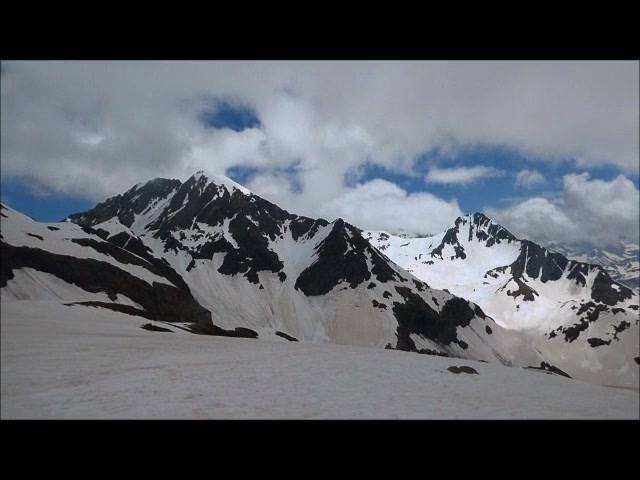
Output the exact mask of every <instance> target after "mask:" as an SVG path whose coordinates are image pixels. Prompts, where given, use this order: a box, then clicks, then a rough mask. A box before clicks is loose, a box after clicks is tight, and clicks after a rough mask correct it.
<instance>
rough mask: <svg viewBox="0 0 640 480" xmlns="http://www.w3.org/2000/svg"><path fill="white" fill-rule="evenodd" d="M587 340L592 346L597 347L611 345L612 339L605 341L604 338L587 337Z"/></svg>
mask: <svg viewBox="0 0 640 480" xmlns="http://www.w3.org/2000/svg"><path fill="white" fill-rule="evenodd" d="M587 342H589V345H590V346H592V347H593V348H595V347H601V346H602V345H609V344H610V343H611V340H606V341H605V340H602V339H601V338H597V337H592V338H587Z"/></svg>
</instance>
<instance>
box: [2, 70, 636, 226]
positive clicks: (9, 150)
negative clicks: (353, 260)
mask: <svg viewBox="0 0 640 480" xmlns="http://www.w3.org/2000/svg"><path fill="white" fill-rule="evenodd" d="M1 74H2V82H1V104H0V111H1V119H0V120H1V122H0V127H1V136H2V142H1V155H2V164H1V167H0V173H1V174H2V176H3V178H5V179H9V178H12V177H23V178H28V179H30V181H31V182H33V184H34V185H37V186H38V187H39V188H42V189H49V190H52V191H56V192H61V193H66V194H71V195H77V196H83V197H85V198H88V199H92V200H94V201H99V200H102V199H104V198H105V197H106V196H109V195H114V194H117V193H121V192H122V191H124V190H126V189H128V188H130V187H131V186H132V185H133V184H135V183H137V182H140V181H144V180H147V179H149V178H151V177H156V176H163V177H171V178H183V179H184V178H186V177H187V176H189V175H191V174H192V173H193V172H194V171H195V170H198V169H201V168H203V169H207V170H210V171H214V172H219V173H224V171H225V170H226V169H227V168H229V167H231V166H234V165H242V166H245V167H252V168H257V169H258V170H259V171H260V172H262V173H261V176H262V177H263V178H262V179H260V178H258V177H256V178H254V182H256V185H258V182H260V181H262V186H261V187H260V188H261V189H264V191H265V192H267V194H265V195H270V196H272V198H273V199H274V201H276V200H275V199H276V198H277V199H278V200H280V201H282V202H284V206H285V207H286V208H288V209H290V210H292V211H295V212H300V213H303V214H307V215H318V214H319V212H320V211H321V208H322V205H325V204H327V203H331V202H334V203H335V199H337V198H341V197H343V196H345V195H348V194H353V193H354V192H355V191H360V192H361V191H362V189H361V188H362V187H358V188H356V189H355V190H353V189H349V188H348V187H347V186H345V185H344V175H345V173H346V172H349V171H354V169H357V167H358V166H359V165H362V164H363V163H364V162H370V163H375V164H379V165H381V166H383V167H385V168H387V169H391V170H395V171H401V172H405V173H407V172H410V171H411V167H412V165H413V163H414V161H415V159H416V158H417V157H418V156H420V155H421V154H422V153H424V152H426V151H433V150H437V151H440V152H443V153H445V154H447V155H450V156H453V157H455V155H456V152H459V151H460V149H461V148H468V147H470V146H471V147H473V146H474V145H477V144H492V145H504V146H506V147H510V148H514V149H517V150H519V151H521V152H524V153H525V154H528V155H531V156H532V158H533V160H536V159H537V160H540V161H549V162H552V161H563V160H566V159H567V158H575V159H576V161H577V162H578V163H579V164H580V165H582V166H584V167H589V166H593V165H612V166H614V167H615V168H618V169H620V170H621V171H623V172H627V173H629V172H631V173H637V172H638V130H639V128H638V116H639V112H638V103H639V101H638V68H637V62H511V61H510V62H182V61H180V62H155V61H141V62H112V61H109V62H101V61H95V62H76V61H66V62H57V61H46V62H3V63H2V73H1ZM212 98H224V99H227V100H229V101H230V102H238V103H241V104H242V105H245V106H248V107H250V108H253V109H254V110H255V112H256V114H257V116H258V117H259V119H260V125H259V126H258V127H256V128H252V129H249V130H244V131H241V132H235V131H233V130H229V129H223V130H216V129H212V128H205V127H204V126H203V125H202V124H201V123H200V122H199V121H198V115H199V114H200V113H201V111H202V108H203V107H205V106H206V105H210V104H211V99H212ZM603 119H606V121H604V120H603ZM292 165H296V174H295V175H296V181H297V182H298V183H299V185H300V190H299V191H291V190H290V189H289V190H287V189H286V188H279V187H278V188H274V187H271V188H270V189H269V187H268V184H269V181H271V182H282V181H283V179H282V178H281V174H278V173H277V172H279V171H282V170H283V169H286V168H287V167H291V166H292ZM454 167H455V166H454ZM479 168H480V169H482V168H483V167H477V166H476V167H471V169H468V168H467V171H466V172H463V170H462V169H457V170H458V172H457V175H458V177H457V178H458V179H460V178H463V180H464V179H465V175H466V179H467V181H469V182H470V181H471V178H472V177H473V178H479V177H478V175H477V174H478V172H479V170H478V169H479ZM473 169H475V170H473ZM447 171H448V174H449V178H454V177H455V175H454V171H453V170H452V169H443V168H440V169H437V168H436V169H435V170H434V171H432V172H430V175H432V177H433V176H434V175H435V176H437V175H436V174H438V173H439V174H440V178H442V176H443V175H445V176H446V173H447ZM461 172H463V173H464V174H462V173H461ZM474 172H475V174H476V176H475V177H474ZM484 173H487V172H486V171H485V172H484ZM269 175H272V177H269ZM461 175H462V176H461ZM276 184H277V183H274V185H276ZM282 185H284V183H283V184H282ZM424 195H427V194H424ZM391 197H393V198H394V199H398V198H404V201H407V202H410V203H409V205H412V207H411V208H412V209H415V205H417V204H418V203H419V202H418V203H415V202H417V200H416V199H417V198H418V197H416V196H415V194H412V195H406V196H405V197H402V195H397V196H391ZM427 197H429V196H425V197H422V199H423V200H424V199H425V198H427ZM429 198H431V199H432V200H433V199H435V200H438V199H436V197H433V196H430V197H429ZM435 200H434V201H435ZM394 201H395V200H394ZM440 201H442V202H444V203H445V204H447V205H449V204H450V203H449V202H446V201H443V200H440ZM372 202H375V200H372ZM411 202H414V203H411ZM426 204H427V203H426V202H425V205H426ZM396 205H397V206H398V208H400V210H399V211H402V208H401V204H400V203H396ZM412 211H413V210H412ZM367 215H368V214H366V213H365V211H363V213H362V215H361V216H360V217H358V212H357V211H354V212H353V215H352V219H353V220H354V223H357V224H358V225H363V226H368V225H367V221H368V220H369V218H370V217H367ZM396 217H397V218H396V219H395V220H394V222H395V223H396V224H397V223H398V222H402V218H404V216H403V215H396ZM406 221H407V223H408V225H414V222H415V220H414V219H407V220H406Z"/></svg>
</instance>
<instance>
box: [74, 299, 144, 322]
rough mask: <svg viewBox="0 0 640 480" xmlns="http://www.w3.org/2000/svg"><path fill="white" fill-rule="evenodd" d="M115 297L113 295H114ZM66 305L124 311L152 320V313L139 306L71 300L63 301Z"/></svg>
mask: <svg viewBox="0 0 640 480" xmlns="http://www.w3.org/2000/svg"><path fill="white" fill-rule="evenodd" d="M114 298H115V297H114ZM65 305H66V306H68V307H71V306H73V305H84V306H85V307H95V308H106V309H109V310H113V311H115V312H120V313H126V314H127V315H135V316H138V317H143V318H148V319H149V320H154V318H153V315H152V314H151V313H149V312H147V311H146V310H140V309H139V308H135V307H132V306H131V305H122V304H120V303H109V302H94V301H90V302H71V303H65Z"/></svg>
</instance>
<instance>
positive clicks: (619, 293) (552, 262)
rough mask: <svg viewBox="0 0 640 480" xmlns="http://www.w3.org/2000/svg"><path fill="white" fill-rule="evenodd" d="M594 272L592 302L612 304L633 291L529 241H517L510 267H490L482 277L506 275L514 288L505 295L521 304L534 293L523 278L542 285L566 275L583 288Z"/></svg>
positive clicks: (592, 267) (627, 297)
mask: <svg viewBox="0 0 640 480" xmlns="http://www.w3.org/2000/svg"><path fill="white" fill-rule="evenodd" d="M594 270H598V274H597V276H596V278H595V281H594V283H593V286H592V289H591V298H592V299H593V300H594V301H596V302H600V303H604V304H606V305H616V304H617V303H618V302H622V301H624V300H627V299H629V298H631V296H632V295H633V292H632V291H631V290H630V289H629V288H627V287H625V286H624V285H622V284H619V283H617V282H615V281H614V280H613V279H612V278H611V277H610V276H609V274H608V273H607V272H606V271H605V270H604V269H603V268H602V267H600V266H599V265H592V264H588V263H582V262H576V261H574V260H568V259H567V258H566V257H565V256H564V255H562V254H560V253H554V252H551V251H549V250H547V249H546V248H544V247H541V246H540V245H538V244H536V243H534V242H531V241H529V240H521V247H520V254H519V255H518V258H517V259H516V260H515V261H514V262H513V263H512V264H511V265H505V266H502V267H498V268H494V269H493V270H490V271H488V272H487V273H486V274H485V276H487V275H488V276H491V277H494V278H497V275H498V273H505V272H510V273H511V275H512V278H513V280H514V281H515V282H516V284H517V285H518V289H517V290H515V291H513V292H507V294H508V295H510V296H512V297H514V298H517V297H519V296H521V295H522V296H523V299H524V300H525V301H534V300H535V297H536V296H538V293H537V292H536V291H535V290H534V289H533V288H531V287H529V286H528V285H527V284H526V280H525V279H526V277H529V278H533V279H539V280H540V281H541V282H543V283H546V282H549V281H555V280H558V279H560V278H561V277H562V276H563V275H565V273H566V272H568V273H567V275H566V276H567V278H568V279H570V280H573V281H575V282H576V284H578V285H580V286H583V287H584V286H585V285H586V278H587V276H588V275H589V273H590V272H592V271H594ZM525 275H526V276H525Z"/></svg>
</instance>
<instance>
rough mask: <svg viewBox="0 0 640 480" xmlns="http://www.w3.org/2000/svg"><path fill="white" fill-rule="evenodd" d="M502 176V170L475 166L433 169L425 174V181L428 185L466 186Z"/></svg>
mask: <svg viewBox="0 0 640 480" xmlns="http://www.w3.org/2000/svg"><path fill="white" fill-rule="evenodd" d="M501 175H504V172H503V171H502V170H498V169H497V168H493V167H486V166H483V165H477V166H475V167H452V168H438V167H433V168H431V169H430V170H429V173H427V176H426V177H425V181H426V182H428V183H445V184H460V185H466V184H469V183H473V182H477V181H478V180H481V179H483V178H491V177H499V176H501Z"/></svg>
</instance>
